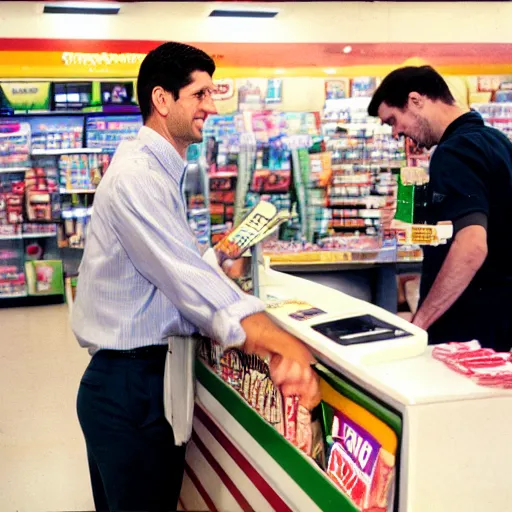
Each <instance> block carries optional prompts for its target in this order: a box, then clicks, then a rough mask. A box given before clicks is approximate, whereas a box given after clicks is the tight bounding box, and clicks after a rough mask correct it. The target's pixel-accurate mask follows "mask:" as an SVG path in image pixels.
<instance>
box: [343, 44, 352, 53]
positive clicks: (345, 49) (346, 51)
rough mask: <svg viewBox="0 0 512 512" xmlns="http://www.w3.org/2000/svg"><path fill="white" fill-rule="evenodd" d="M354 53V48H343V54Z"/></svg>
mask: <svg viewBox="0 0 512 512" xmlns="http://www.w3.org/2000/svg"><path fill="white" fill-rule="evenodd" d="M351 51H352V46H345V48H343V53H350V52H351Z"/></svg>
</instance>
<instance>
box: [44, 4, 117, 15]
mask: <svg viewBox="0 0 512 512" xmlns="http://www.w3.org/2000/svg"><path fill="white" fill-rule="evenodd" d="M120 8H121V6H120V5H119V4H115V3H109V2H105V3H93V2H77V3H68V2H62V3H56V4H45V6H44V9H43V13H44V14H100V15H105V14H119V10H120Z"/></svg>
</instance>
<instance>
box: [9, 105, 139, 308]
mask: <svg viewBox="0 0 512 512" xmlns="http://www.w3.org/2000/svg"><path fill="white" fill-rule="evenodd" d="M134 116H135V119H140V123H139V125H140V126H141V125H142V120H141V117H140V114H138V113H134V112H97V111H95V112H86V111H81V112H77V111H58V112H40V111H39V112H35V111H34V112H30V113H28V112H26V113H15V114H13V115H5V116H0V124H3V125H6V124H10V125H12V124H13V123H20V124H21V125H23V126H29V128H28V130H27V131H26V133H24V136H25V139H24V140H22V141H21V143H24V144H25V146H26V147H25V148H24V149H25V154H26V157H25V158H24V160H23V161H21V160H20V159H19V158H18V157H15V158H16V159H17V162H15V163H14V164H13V163H9V162H7V163H6V162H5V160H10V159H12V157H10V156H9V155H10V154H12V153H9V148H7V151H3V152H1V151H0V182H4V183H5V180H7V181H13V180H14V181H16V182H18V183H22V182H23V181H24V182H25V183H29V182H30V180H31V179H39V177H40V176H41V175H44V176H47V177H48V176H55V177H56V179H57V182H60V183H57V186H56V188H55V187H53V185H52V187H53V188H55V190H53V188H52V189H48V191H49V192H50V193H49V197H50V201H55V202H57V203H58V207H57V206H56V207H55V210H60V209H62V215H59V217H58V218H56V217H53V216H52V218H51V219H49V218H48V219H46V220H35V221H30V224H31V225H32V228H31V230H30V232H22V231H21V226H25V225H26V224H25V223H26V222H28V219H25V218H24V219H23V222H24V223H22V224H21V225H20V229H19V230H17V231H16V228H12V229H14V231H13V234H12V235H11V234H9V233H7V234H6V233H4V232H3V231H5V229H10V228H6V226H5V225H4V226H3V228H2V227H1V226H0V229H2V231H1V232H0V266H1V264H3V262H4V261H5V262H8V260H5V259H1V254H2V250H3V251H4V254H7V249H6V247H8V246H7V245H6V244H10V245H12V244H13V243H16V244H17V245H16V247H15V249H12V250H16V251H17V253H18V254H19V255H20V258H19V263H18V266H19V270H20V271H23V270H25V269H24V267H25V266H26V261H28V260H26V255H25V251H26V250H27V244H36V245H34V249H33V250H37V251H39V250H40V248H41V247H42V248H43V254H44V253H45V252H46V254H47V255H44V256H43V259H44V260H47V259H51V260H55V257H57V259H58V260H59V259H60V260H62V261H63V263H64V265H63V267H64V269H65V273H66V275H74V274H76V272H77V269H78V265H79V262H80V259H81V250H80V249H81V248H83V241H84V238H83V234H85V226H86V224H87V221H88V218H89V216H90V212H91V211H92V203H93V199H94V193H95V187H96V185H97V183H98V182H99V180H100V179H101V175H102V173H103V172H104V170H105V169H106V168H107V166H108V163H109V158H110V154H111V152H112V151H113V150H114V149H115V147H110V148H98V147H87V126H88V121H89V120H90V119H93V120H98V119H100V120H101V119H102V118H104V119H106V120H107V121H108V120H109V119H111V118H114V119H116V120H117V121H119V119H121V120H122V119H130V118H132V119H133V118H134ZM137 129H138V128H137ZM2 135H3V137H2ZM0 137H1V138H0V149H2V146H1V140H4V141H5V134H1V133H0ZM11 146H12V145H11ZM2 155H4V157H3V159H2ZM64 159H66V160H64ZM94 159H96V160H94ZM97 159H102V160H101V162H102V163H103V164H104V165H103V166H101V165H99V164H98V161H97ZM63 162H67V164H69V165H67V167H66V165H64V164H63ZM101 162H100V163H101ZM80 163H81V164H83V165H82V167H80V165H79V164H80ZM91 164H95V165H92V169H93V170H94V173H92V172H89V171H91ZM84 166H85V167H84ZM37 169H42V170H43V171H41V170H40V171H37ZM48 169H50V172H51V173H53V174H50V175H48ZM66 169H68V171H69V172H71V175H73V173H75V174H77V175H80V173H82V174H83V172H82V171H85V172H86V173H87V172H89V174H90V175H93V176H95V177H96V178H95V180H94V181H90V182H89V181H87V180H86V181H85V182H83V184H81V185H80V186H70V185H69V183H66V182H65V181H62V180H63V176H64V175H65V172H66ZM34 170H36V171H34ZM102 171H103V172H102ZM35 172H36V173H37V174H35ZM41 173H42V174H41ZM45 179H46V178H45ZM51 179H53V178H51ZM27 180H29V181H27ZM4 188H5V187H4ZM25 188H26V187H25ZM36 190H37V191H34V192H33V193H35V194H39V196H38V200H40V199H41V197H40V196H41V193H40V191H39V187H38V189H36ZM4 192H5V190H4ZM0 193H1V190H0ZM29 193H32V192H29V191H28V190H27V191H26V192H25V194H29ZM47 193H48V192H44V194H47ZM27 197H28V196H27ZM25 202H26V201H25V199H23V204H24V203H25ZM51 204H53V203H51ZM23 209H24V210H26V206H25V204H24V205H23ZM52 210H53V208H52ZM70 211H71V214H70V213H69V212H70ZM78 219H81V220H80V221H79V222H80V223H81V227H80V230H81V232H82V235H81V238H80V242H79V243H75V244H74V245H75V247H73V248H66V245H69V242H66V239H67V237H66V232H67V231H68V232H76V231H77V226H76V222H77V221H78ZM0 222H1V220H0ZM70 222H73V223H74V224H73V226H72V225H71V224H70ZM11 225H12V224H11ZM47 225H53V226H55V228H54V230H53V231H52V232H48V228H47V227H45V226H47ZM34 226H36V227H35V228H34ZM37 226H39V228H38V227H37ZM38 230H40V232H38ZM69 230H71V231H69ZM38 246H40V248H39V249H38V248H37V247H38ZM9 250H11V249H9ZM75 253H77V254H76V256H75ZM4 267H5V265H4ZM7 268H8V269H10V268H12V265H11V267H7ZM61 291H62V293H60V292H59V293H57V295H55V296H53V295H42V296H38V295H29V294H28V291H25V292H24V293H23V296H19V295H20V293H7V292H4V293H3V294H2V293H1V292H0V307H10V306H27V305H42V304H54V303H61V302H63V301H64V290H63V289H62V290H61Z"/></svg>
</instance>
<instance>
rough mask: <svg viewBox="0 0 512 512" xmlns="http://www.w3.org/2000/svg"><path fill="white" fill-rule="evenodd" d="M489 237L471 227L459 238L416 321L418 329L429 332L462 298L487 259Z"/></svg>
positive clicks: (460, 234) (476, 227)
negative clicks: (487, 239)
mask: <svg viewBox="0 0 512 512" xmlns="http://www.w3.org/2000/svg"><path fill="white" fill-rule="evenodd" d="M482 231H483V233H482ZM485 237H486V233H485V230H484V229H483V228H482V227H481V226H469V227H468V228H465V229H463V230H462V231H460V232H459V233H458V234H457V236H456V238H455V240H454V241H453V244H452V246H451V247H450V250H449V251H448V255H447V257H446V259H445V261H444V263H443V266H442V267H441V270H440V272H439V274H438V276H437V278H436V280H435V281H434V284H433V286H432V288H431V290H430V292H429V293H428V295H427V297H426V299H425V301H424V302H423V304H422V305H421V307H420V309H419V310H418V312H417V313H416V315H415V317H414V320H413V323H414V324H415V325H417V326H418V327H421V328H422V329H428V328H429V327H430V326H431V325H432V324H433V323H434V322H435V321H436V320H437V319H438V318H440V317H441V316H442V315H443V314H444V313H446V311H447V310H448V309H449V308H450V307H451V306H452V305H453V304H454V302H455V301H456V300H457V299H458V298H459V297H460V296H461V295H462V293H463V292H464V290H465V289H466V288H467V287H468V285H469V283H471V280H472V279H473V277H474V276H475V274H476V272H477V271H478V269H479V268H480V267H481V266H482V264H483V262H484V261H485V258H486V256H487V244H486V242H485Z"/></svg>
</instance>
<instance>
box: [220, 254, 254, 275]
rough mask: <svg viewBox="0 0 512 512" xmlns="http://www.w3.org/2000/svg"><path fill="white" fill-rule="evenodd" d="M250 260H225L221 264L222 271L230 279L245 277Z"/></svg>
mask: <svg viewBox="0 0 512 512" xmlns="http://www.w3.org/2000/svg"><path fill="white" fill-rule="evenodd" d="M250 263H251V258H243V257H242V258H237V259H236V260H225V261H224V262H223V263H222V270H223V271H224V273H225V274H226V275H227V276H228V277H229V278H230V279H239V278H240V277H243V276H245V275H247V273H248V272H249V266H250Z"/></svg>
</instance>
